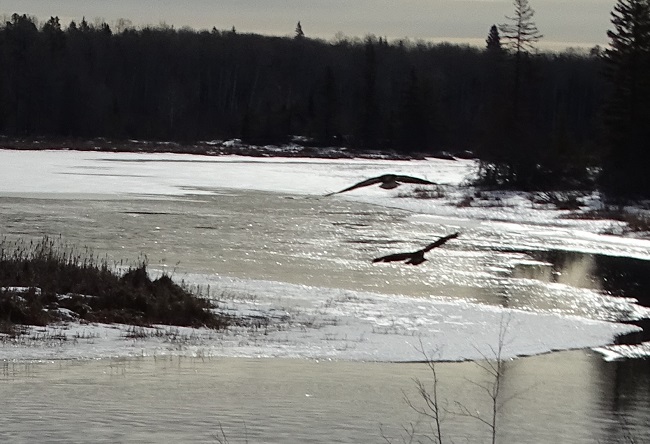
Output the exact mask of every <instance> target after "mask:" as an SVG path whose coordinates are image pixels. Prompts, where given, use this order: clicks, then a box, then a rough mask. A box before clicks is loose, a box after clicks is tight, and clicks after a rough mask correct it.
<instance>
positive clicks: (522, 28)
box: [499, 0, 544, 55]
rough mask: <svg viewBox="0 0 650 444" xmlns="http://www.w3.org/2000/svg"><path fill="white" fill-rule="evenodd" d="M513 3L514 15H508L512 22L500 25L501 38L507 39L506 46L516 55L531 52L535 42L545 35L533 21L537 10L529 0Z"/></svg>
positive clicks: (519, 0) (517, 0)
mask: <svg viewBox="0 0 650 444" xmlns="http://www.w3.org/2000/svg"><path fill="white" fill-rule="evenodd" d="M513 4H514V6H515V14H514V16H512V17H509V16H506V18H507V19H508V20H509V21H510V23H504V24H500V25H499V31H501V38H502V39H503V40H505V46H506V48H507V49H509V50H510V51H511V52H512V53H514V54H515V55H518V54H521V53H528V52H531V51H533V50H534V49H535V43H537V42H538V41H539V40H540V39H541V38H542V37H544V36H543V35H542V34H541V33H540V32H539V30H538V29H537V26H536V25H535V22H534V21H533V15H535V11H534V10H533V8H531V7H530V5H529V4H528V0H514V2H513Z"/></svg>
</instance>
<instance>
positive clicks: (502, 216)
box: [0, 150, 650, 361]
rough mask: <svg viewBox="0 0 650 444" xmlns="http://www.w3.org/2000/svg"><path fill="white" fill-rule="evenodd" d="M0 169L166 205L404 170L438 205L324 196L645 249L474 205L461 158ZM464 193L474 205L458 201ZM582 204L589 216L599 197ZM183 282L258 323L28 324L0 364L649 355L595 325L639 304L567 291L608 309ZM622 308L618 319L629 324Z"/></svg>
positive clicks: (533, 207) (140, 157)
mask: <svg viewBox="0 0 650 444" xmlns="http://www.w3.org/2000/svg"><path fill="white" fill-rule="evenodd" d="M0 165H3V174H2V175H0V196H4V197H19V198H20V197H24V198H27V197H36V196H37V197H39V198H53V199H70V198H75V199H84V198H87V199H90V198H92V199H126V198H128V199H137V198H141V197H144V196H148V197H151V196H155V197H156V198H158V199H173V198H178V197H179V196H184V195H197V194H214V193H223V192H227V190H228V189H243V190H257V191H265V192H274V193H281V194H284V195H287V196H288V197H292V198H315V197H318V198H322V195H323V194H325V193H328V192H332V191H338V190H340V189H343V188H345V187H347V186H349V185H351V184H353V183H356V182H358V181H360V180H363V179H365V178H368V177H372V176H376V175H379V174H384V173H389V172H394V173H401V174H409V175H413V176H419V177H422V178H426V179H428V180H432V181H435V182H437V183H439V184H440V185H439V187H438V188H437V190H438V192H439V194H440V196H441V197H439V198H436V199H418V198H414V197H404V196H405V195H406V196H408V195H409V191H412V190H413V187H410V186H403V187H400V188H398V189H396V190H390V191H386V190H382V189H379V188H378V187H376V186H374V187H365V188H360V189H357V190H354V191H352V192H348V193H344V194H340V195H335V196H332V197H328V198H327V199H349V200H357V201H359V202H365V203H370V204H374V205H380V206H384V207H392V208H400V209H403V210H407V211H409V212H411V214H410V216H409V217H408V221H409V223H411V224H414V225H415V224H427V223H432V221H433V222H435V221H436V220H444V221H450V220H452V221H454V224H455V225H456V226H458V227H460V229H461V230H462V228H463V227H473V228H476V227H477V226H478V227H487V228H489V230H486V232H487V233H489V234H488V235H486V237H484V238H481V239H473V242H474V244H473V245H475V246H476V247H479V248H483V249H490V248H504V247H507V248H510V249H518V248H526V249H533V250H535V249H538V250H544V249H549V248H553V249H560V250H566V251H579V252H585V253H599V254H606V255H615V256H629V257H634V258H638V259H643V260H647V259H649V258H650V242H648V241H646V240H640V239H630V238H624V237H620V236H608V235H603V234H600V233H601V232H602V231H603V230H604V229H605V228H608V227H611V226H612V225H613V224H616V223H615V222H613V221H586V220H577V219H567V218H564V216H565V215H566V212H564V211H558V210H555V209H552V208H551V207H547V206H543V205H538V204H533V203H532V201H531V199H529V196H527V195H525V194H523V193H501V194H499V195H491V196H489V197H486V196H480V197H476V196H475V195H474V193H473V190H472V189H471V188H469V187H467V186H465V185H464V184H465V182H466V180H467V178H468V177H470V176H471V175H472V174H473V172H474V171H475V167H476V165H475V163H474V162H473V161H468V160H459V161H450V160H438V159H436V160H418V161H385V160H322V159H283V158H263V159H259V158H243V157H235V156H224V157H208V156H192V155H176V154H129V153H127V154H123V153H119V154H110V153H98V152H75V151H34V152H30V151H3V150H0ZM468 196H472V199H473V200H472V205H470V206H464V205H458V203H459V202H461V201H462V200H464V199H467V198H468ZM497 198H498V199H497ZM585 204H586V205H589V206H590V207H597V206H598V205H599V202H598V199H597V196H593V197H592V198H591V199H588V200H586V201H585ZM0 234H2V233H0ZM522 260H523V259H522ZM506 271H507V270H506ZM184 279H185V280H186V281H187V282H190V283H192V284H200V285H205V284H210V285H211V286H214V287H219V288H222V289H223V288H226V289H227V291H226V292H225V293H222V294H219V295H214V296H213V297H215V298H217V299H219V307H220V310H222V311H226V312H229V313H233V314H236V315H243V316H246V317H248V318H249V319H252V320H255V319H259V321H260V322H259V323H258V324H257V326H255V327H251V326H249V327H238V328H231V329H229V330H228V331H226V332H214V331H208V330H202V329H198V330H193V329H184V328H170V327H158V328H155V329H150V330H148V329H134V328H133V327H126V326H105V325H79V324H76V323H70V324H65V325H61V326H56V327H50V328H45V329H43V328H33V329H32V332H31V333H30V334H27V335H24V336H23V337H22V338H21V339H18V340H13V339H9V338H4V339H3V340H2V342H1V343H0V359H5V360H6V359H10V360H20V359H64V358H96V357H109V356H112V357H114V356H135V355H137V356H140V355H161V354H163V355H164V354H175V355H190V356H250V357H258V356H269V357H271V356H273V357H305V358H316V359H347V360H370V361H415V360H422V359H423V358H424V355H426V356H427V357H429V358H434V359H440V360H452V361H456V360H466V359H477V358H481V357H488V358H489V357H493V356H494V350H495V349H496V346H497V345H498V338H499V332H500V329H501V328H504V326H505V331H506V338H505V343H504V349H503V354H504V356H503V357H513V356H518V355H532V354H539V353H546V352H549V351H553V350H563V349H573V348H585V347H593V348H596V347H597V349H598V350H599V351H605V350H607V353H609V354H608V356H611V355H612V354H613V353H615V352H616V351H620V352H621V353H620V355H621V356H622V355H624V354H625V353H627V354H628V355H630V354H634V353H636V354H637V355H638V354H643V353H644V350H646V353H647V347H645V348H644V346H640V347H637V348H636V349H635V350H634V352H633V353H632V352H629V351H628V350H627V349H624V350H623V349H620V348H618V349H617V348H613V347H608V346H609V345H610V344H611V343H612V342H613V339H614V338H615V337H616V336H617V335H619V334H622V333H626V332H631V331H635V330H637V327H634V326H631V325H625V324H621V323H616V322H605V321H603V320H602V319H610V318H611V319H613V320H618V321H622V320H627V319H639V318H643V317H647V316H648V311H647V309H645V308H644V307H640V306H639V305H637V304H636V303H635V302H636V301H634V300H626V299H618V298H613V297H610V296H608V295H604V294H602V293H600V292H599V291H597V290H589V289H579V290H575V289H573V288H572V287H569V286H567V293H569V292H571V295H572V297H574V298H576V303H581V302H582V301H584V302H586V303H589V304H593V305H594V306H597V308H598V309H599V310H600V312H601V313H602V312H605V315H600V316H599V317H598V319H594V318H589V317H580V316H571V315H567V314H566V313H563V312H556V311H554V310H553V309H552V308H551V309H544V310H542V309H530V310H519V309H510V308H504V307H500V306H496V305H487V304H478V303H474V302H472V301H470V300H458V298H454V299H452V298H447V297H445V295H444V294H443V295H436V296H431V297H413V295H409V294H395V295H385V294H382V295H380V294H376V293H372V292H367V291H361V290H351V289H349V288H347V289H342V288H336V287H335V284H333V285H332V286H331V288H330V287H327V288H326V287H312V286H304V285H295V284H289V283H286V282H272V281H266V280H260V279H233V278H228V277H224V276H218V275H216V276H215V275H202V274H193V275H188V276H184ZM523 282H524V284H525V281H523ZM549 285H566V284H549ZM548 288H550V287H548ZM543 290H544V289H543V288H542V289H541V291H543ZM555 290H557V289H555ZM224 295H227V296H224ZM607 313H610V314H611V316H608V315H607ZM621 313H626V314H627V315H626V316H627V318H626V317H624V316H621ZM606 347H608V348H606ZM623 352H625V353H623Z"/></svg>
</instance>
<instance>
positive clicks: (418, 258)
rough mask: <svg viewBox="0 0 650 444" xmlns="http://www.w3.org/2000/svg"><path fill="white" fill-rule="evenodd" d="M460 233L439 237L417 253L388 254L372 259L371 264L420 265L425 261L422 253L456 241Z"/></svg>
mask: <svg viewBox="0 0 650 444" xmlns="http://www.w3.org/2000/svg"><path fill="white" fill-rule="evenodd" d="M459 234H460V233H454V234H450V235H448V236H444V237H441V238H440V239H438V240H437V241H435V242H433V243H431V244H429V245H427V246H426V247H424V248H423V249H421V250H418V251H413V252H410V253H395V254H389V255H387V256H382V257H378V258H375V259H373V260H372V261H373V262H395V261H406V262H405V263H407V264H411V265H420V264H421V263H422V262H424V261H426V259H425V258H424V253H426V252H427V251H431V250H433V249H434V248H437V247H440V246H441V245H443V244H444V243H445V242H447V241H448V240H450V239H456V238H457V237H458V235H459Z"/></svg>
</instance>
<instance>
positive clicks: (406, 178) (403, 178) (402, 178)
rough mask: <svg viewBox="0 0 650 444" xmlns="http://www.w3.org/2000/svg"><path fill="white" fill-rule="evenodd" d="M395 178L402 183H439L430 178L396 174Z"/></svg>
mask: <svg viewBox="0 0 650 444" xmlns="http://www.w3.org/2000/svg"><path fill="white" fill-rule="evenodd" d="M395 180H396V181H397V182H402V183H417V184H420V185H437V183H435V182H431V181H429V180H424V179H420V178H418V177H413V176H395Z"/></svg>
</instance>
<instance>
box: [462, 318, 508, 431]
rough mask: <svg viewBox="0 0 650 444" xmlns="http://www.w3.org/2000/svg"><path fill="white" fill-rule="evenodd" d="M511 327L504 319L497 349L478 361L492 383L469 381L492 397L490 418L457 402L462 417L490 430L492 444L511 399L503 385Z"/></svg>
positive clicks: (492, 348) (492, 349)
mask: <svg viewBox="0 0 650 444" xmlns="http://www.w3.org/2000/svg"><path fill="white" fill-rule="evenodd" d="M509 325H510V318H509V317H502V318H501V322H500V324H499V338H498V343H497V346H496V348H494V347H493V346H491V345H490V346H489V347H490V351H491V353H492V356H486V355H484V354H483V353H482V352H479V353H481V355H482V356H483V360H482V361H477V362H476V365H478V366H479V367H480V368H482V369H483V370H484V371H485V372H486V373H487V374H488V376H489V377H490V380H491V382H490V383H487V384H480V383H477V382H475V381H469V382H471V383H472V384H474V385H476V386H477V387H479V388H480V389H482V390H483V391H485V392H486V393H487V394H488V396H489V397H490V402H491V407H492V409H491V412H490V417H489V418H484V417H483V416H481V415H480V413H479V412H477V411H472V410H470V409H468V408H467V407H466V406H465V405H463V404H461V403H460V402H456V406H457V407H458V412H457V413H458V414H459V415H461V416H467V417H470V418H474V419H476V420H478V421H480V422H482V423H483V424H485V425H486V426H488V427H489V428H490V432H491V435H492V444H495V443H496V437H497V419H498V416H499V412H500V411H501V409H502V408H503V405H504V404H505V403H506V402H508V401H509V400H510V399H511V398H506V399H503V394H502V383H503V378H504V376H505V371H506V361H505V360H504V359H503V350H504V347H505V345H506V333H507V331H508V326H509Z"/></svg>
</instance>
